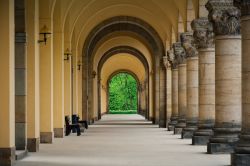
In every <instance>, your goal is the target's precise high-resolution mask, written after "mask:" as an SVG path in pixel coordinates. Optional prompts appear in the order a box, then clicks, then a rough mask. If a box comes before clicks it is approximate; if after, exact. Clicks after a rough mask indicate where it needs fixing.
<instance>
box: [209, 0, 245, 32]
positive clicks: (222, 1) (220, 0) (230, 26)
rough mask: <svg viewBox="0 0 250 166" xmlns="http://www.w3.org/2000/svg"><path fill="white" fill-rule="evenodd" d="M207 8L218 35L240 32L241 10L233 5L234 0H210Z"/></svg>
mask: <svg viewBox="0 0 250 166" xmlns="http://www.w3.org/2000/svg"><path fill="white" fill-rule="evenodd" d="M206 8H207V10H208V11H209V15H208V19H209V20H210V21H211V22H212V23H213V27H214V32H215V34H216V35H239V34H240V10H239V9H238V8H236V7H234V6H233V0H209V1H208V2H207V4H206Z"/></svg>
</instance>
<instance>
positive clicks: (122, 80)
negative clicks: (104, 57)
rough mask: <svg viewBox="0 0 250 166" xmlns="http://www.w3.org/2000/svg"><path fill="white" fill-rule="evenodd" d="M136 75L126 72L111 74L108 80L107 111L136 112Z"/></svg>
mask: <svg viewBox="0 0 250 166" xmlns="http://www.w3.org/2000/svg"><path fill="white" fill-rule="evenodd" d="M138 85H139V83H138V80H137V79H136V77H134V76H133V75H132V74H130V73H128V72H119V73H115V75H112V77H111V78H110V80H109V81H108V113H110V114H136V113H138V101H139V100H138V98H139V95H138V88H139V86H138Z"/></svg>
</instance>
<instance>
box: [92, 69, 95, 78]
mask: <svg viewBox="0 0 250 166" xmlns="http://www.w3.org/2000/svg"><path fill="white" fill-rule="evenodd" d="M95 76H96V71H95V70H93V71H92V78H95Z"/></svg>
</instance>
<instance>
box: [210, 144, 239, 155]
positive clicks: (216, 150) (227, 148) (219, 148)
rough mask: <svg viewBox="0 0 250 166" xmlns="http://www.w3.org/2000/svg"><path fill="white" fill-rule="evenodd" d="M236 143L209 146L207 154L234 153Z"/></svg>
mask: <svg viewBox="0 0 250 166" xmlns="http://www.w3.org/2000/svg"><path fill="white" fill-rule="evenodd" d="M235 146H236V143H212V142H209V143H208V144H207V153H209V154H230V153H233V152H234V147H235Z"/></svg>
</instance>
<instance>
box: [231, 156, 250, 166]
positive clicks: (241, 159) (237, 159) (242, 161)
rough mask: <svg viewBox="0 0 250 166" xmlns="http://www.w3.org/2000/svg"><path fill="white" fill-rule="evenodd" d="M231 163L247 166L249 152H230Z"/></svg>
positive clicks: (248, 163)
mask: <svg viewBox="0 0 250 166" xmlns="http://www.w3.org/2000/svg"><path fill="white" fill-rule="evenodd" d="M231 165H232V166H249V165H250V154H235V153H233V154H231Z"/></svg>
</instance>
